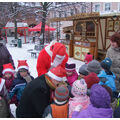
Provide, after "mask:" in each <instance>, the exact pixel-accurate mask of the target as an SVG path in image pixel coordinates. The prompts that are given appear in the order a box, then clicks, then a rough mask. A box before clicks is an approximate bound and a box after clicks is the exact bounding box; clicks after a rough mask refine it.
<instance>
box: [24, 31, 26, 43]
mask: <svg viewBox="0 0 120 120" xmlns="http://www.w3.org/2000/svg"><path fill="white" fill-rule="evenodd" d="M24 38H25V43H26V30H25V29H24Z"/></svg>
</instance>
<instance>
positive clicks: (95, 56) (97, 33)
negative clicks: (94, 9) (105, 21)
mask: <svg viewBox="0 0 120 120" xmlns="http://www.w3.org/2000/svg"><path fill="white" fill-rule="evenodd" d="M97 21H98V20H97ZM98 36H99V28H98V23H97V24H96V45H95V54H94V58H95V59H96V58H97V57H98Z"/></svg>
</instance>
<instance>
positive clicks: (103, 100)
mask: <svg viewBox="0 0 120 120" xmlns="http://www.w3.org/2000/svg"><path fill="white" fill-rule="evenodd" d="M90 102H91V104H90V105H89V106H88V107H87V108H86V109H85V110H82V111H81V112H79V111H74V112H73V114H72V118H112V114H113V110H112V108H111V107H110V102H111V98H110V95H109V93H108V92H107V90H106V89H105V88H103V87H102V86H101V85H99V84H94V85H93V86H92V87H91V92H90Z"/></svg>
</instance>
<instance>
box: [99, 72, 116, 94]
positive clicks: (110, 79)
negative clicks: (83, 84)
mask: <svg viewBox="0 0 120 120" xmlns="http://www.w3.org/2000/svg"><path fill="white" fill-rule="evenodd" d="M98 77H99V78H106V80H105V81H101V79H100V82H99V84H100V85H106V86H108V87H110V88H111V89H112V91H113V92H114V91H116V85H115V79H116V76H115V74H114V73H112V75H107V74H106V72H105V71H104V70H102V71H101V72H100V73H99V74H98Z"/></svg>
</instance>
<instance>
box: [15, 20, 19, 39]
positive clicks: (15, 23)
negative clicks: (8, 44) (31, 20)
mask: <svg viewBox="0 0 120 120" xmlns="http://www.w3.org/2000/svg"><path fill="white" fill-rule="evenodd" d="M14 24H15V39H18V37H17V21H16V19H14Z"/></svg>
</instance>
